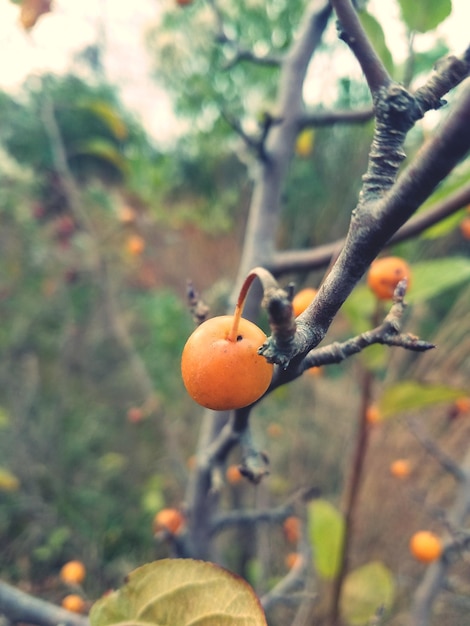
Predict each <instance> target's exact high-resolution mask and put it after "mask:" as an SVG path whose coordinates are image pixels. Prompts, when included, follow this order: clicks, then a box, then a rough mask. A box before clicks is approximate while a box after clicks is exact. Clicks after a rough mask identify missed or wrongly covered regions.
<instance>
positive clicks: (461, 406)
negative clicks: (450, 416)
mask: <svg viewBox="0 0 470 626" xmlns="http://www.w3.org/2000/svg"><path fill="white" fill-rule="evenodd" d="M454 407H455V409H456V411H457V414H458V415H462V413H470V396H463V397H462V398H457V400H456V401H455V402H454Z"/></svg>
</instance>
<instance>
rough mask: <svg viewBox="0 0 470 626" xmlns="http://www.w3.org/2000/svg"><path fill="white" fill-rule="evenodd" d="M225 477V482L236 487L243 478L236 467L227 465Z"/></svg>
mask: <svg viewBox="0 0 470 626" xmlns="http://www.w3.org/2000/svg"><path fill="white" fill-rule="evenodd" d="M225 477H226V479H227V482H229V483H230V484H231V485H236V484H237V483H239V482H241V481H242V480H243V476H242V475H241V472H240V470H239V469H238V465H229V466H228V467H227V471H226V472H225Z"/></svg>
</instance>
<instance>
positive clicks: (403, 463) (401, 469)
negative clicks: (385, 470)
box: [390, 459, 411, 478]
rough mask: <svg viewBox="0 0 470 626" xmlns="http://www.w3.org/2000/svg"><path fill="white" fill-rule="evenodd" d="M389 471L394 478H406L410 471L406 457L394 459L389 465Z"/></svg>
mask: <svg viewBox="0 0 470 626" xmlns="http://www.w3.org/2000/svg"><path fill="white" fill-rule="evenodd" d="M390 473H391V474H392V476H395V478H407V477H408V476H409V475H410V473H411V465H410V462H409V461H408V460H407V459H396V460H395V461H393V463H392V464H391V465H390Z"/></svg>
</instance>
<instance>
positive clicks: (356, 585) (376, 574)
mask: <svg viewBox="0 0 470 626" xmlns="http://www.w3.org/2000/svg"><path fill="white" fill-rule="evenodd" d="M394 598H395V581H394V579H393V575H392V573H391V571H390V570H389V569H388V568H387V567H385V565H384V564H383V563H380V562H379V561H374V562H372V563H367V564H366V565H363V566H362V567H359V568H358V569H355V570H354V571H352V572H350V573H349V574H348V575H347V576H346V578H345V581H344V586H343V590H342V594H341V614H342V616H343V619H344V620H345V621H346V622H347V623H348V624H350V625H351V626H363V625H364V624H368V623H370V620H371V618H373V617H374V615H375V614H376V613H377V610H378V609H381V608H384V609H386V610H387V609H389V608H390V607H391V606H392V604H393V601H394Z"/></svg>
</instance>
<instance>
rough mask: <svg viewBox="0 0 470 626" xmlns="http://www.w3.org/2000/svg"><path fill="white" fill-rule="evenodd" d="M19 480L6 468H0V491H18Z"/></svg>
mask: <svg viewBox="0 0 470 626" xmlns="http://www.w3.org/2000/svg"><path fill="white" fill-rule="evenodd" d="M19 488H20V480H19V478H18V477H17V476H15V475H14V474H12V472H10V470H9V469H7V468H6V467H0V491H8V492H12V491H18V489H19Z"/></svg>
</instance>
